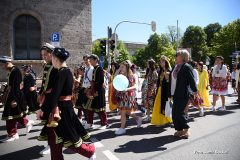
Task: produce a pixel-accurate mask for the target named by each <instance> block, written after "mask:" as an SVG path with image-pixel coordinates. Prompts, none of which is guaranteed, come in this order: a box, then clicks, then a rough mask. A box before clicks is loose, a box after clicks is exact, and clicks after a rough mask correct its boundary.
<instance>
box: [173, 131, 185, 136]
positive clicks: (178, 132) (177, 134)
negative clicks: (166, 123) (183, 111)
mask: <svg viewBox="0 0 240 160" xmlns="http://www.w3.org/2000/svg"><path fill="white" fill-rule="evenodd" d="M182 132H183V131H177V132H175V133H174V135H173V136H174V137H180V136H181V135H182Z"/></svg>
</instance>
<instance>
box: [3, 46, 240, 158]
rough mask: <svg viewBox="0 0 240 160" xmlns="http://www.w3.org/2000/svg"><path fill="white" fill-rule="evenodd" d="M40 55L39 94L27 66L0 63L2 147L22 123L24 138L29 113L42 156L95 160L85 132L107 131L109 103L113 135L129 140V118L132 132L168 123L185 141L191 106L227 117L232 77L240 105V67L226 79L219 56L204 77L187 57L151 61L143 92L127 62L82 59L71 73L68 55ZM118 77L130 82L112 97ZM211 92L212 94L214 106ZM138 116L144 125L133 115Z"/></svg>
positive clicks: (53, 51)
mask: <svg viewBox="0 0 240 160" xmlns="http://www.w3.org/2000/svg"><path fill="white" fill-rule="evenodd" d="M40 51H41V55H42V59H43V60H44V61H45V64H44V66H43V76H42V84H41V88H40V90H39V91H38V90H37V88H36V74H35V72H34V71H33V69H32V66H29V65H23V66H22V67H21V70H20V69H19V68H18V67H17V66H15V65H14V64H13V63H12V59H11V57H7V56H2V57H0V62H1V63H2V64H3V65H2V66H3V67H4V69H6V71H8V72H9V74H8V85H7V87H6V89H5V97H4V111H3V115H2V120H6V128H7V137H6V138H5V139H4V140H2V141H3V142H11V141H15V140H17V139H19V135H18V133H17V126H18V125H19V124H20V125H23V126H26V132H27V133H28V132H29V131H30V130H31V129H32V127H33V124H34V121H32V120H28V118H27V115H28V114H30V113H34V114H36V116H37V119H38V120H41V123H42V125H43V128H42V130H41V133H40V135H39V137H38V140H39V141H47V143H48V145H47V146H46V148H44V150H43V151H41V152H40V153H41V154H51V159H52V160H60V159H63V154H62V148H63V147H66V148H69V149H71V150H73V151H74V152H76V153H79V154H81V155H83V156H85V157H87V158H89V159H95V157H96V156H95V146H94V144H93V143H91V139H90V134H89V133H88V131H89V130H90V129H93V128H95V125H94V121H93V119H94V115H95V114H97V115H98V117H99V119H100V124H101V127H99V128H98V129H102V130H104V129H107V128H108V127H109V125H110V124H109V123H108V118H107V112H106V110H107V108H106V106H107V105H106V99H108V104H109V105H108V106H109V110H110V111H117V112H118V113H119V115H120V126H119V128H118V129H117V130H116V131H115V134H116V135H122V134H126V121H127V119H129V117H132V118H133V119H134V120H135V121H136V124H137V127H141V125H142V121H145V122H150V123H151V124H152V125H155V126H156V127H160V126H166V125H168V124H171V125H173V126H174V129H175V130H176V132H175V133H174V136H176V137H180V138H188V137H189V135H190V133H189V125H188V123H187V122H188V110H189V107H192V106H193V107H196V108H197V109H198V110H199V115H200V116H204V111H205V110H207V109H211V110H212V111H216V110H222V111H224V110H226V107H225V96H226V95H227V94H228V81H229V77H231V79H232V87H233V88H234V93H238V100H237V102H238V103H239V101H240V97H239V91H240V84H239V83H240V79H239V74H240V65H239V64H238V65H236V66H234V69H233V72H232V74H229V70H228V68H227V66H226V65H224V59H223V57H222V56H217V57H216V60H215V65H214V67H213V68H211V69H209V70H208V68H207V66H206V65H204V63H203V62H194V61H190V55H189V53H188V51H187V50H179V51H178V52H177V53H176V57H175V63H174V66H171V64H170V62H169V59H168V58H167V57H166V56H164V55H163V56H161V57H160V62H156V61H155V60H154V59H149V60H148V67H147V69H146V72H145V76H144V82H143V84H142V86H140V84H141V83H140V80H139V79H140V74H139V73H138V71H137V66H136V65H135V64H132V63H131V62H130V61H129V60H126V61H123V62H121V63H120V64H118V63H116V62H113V63H111V66H110V68H109V69H108V70H104V69H103V68H102V67H101V66H100V65H99V57H98V56H97V55H94V54H92V55H84V56H83V62H82V63H81V64H80V65H78V66H76V68H74V71H73V73H72V71H71V70H70V68H69V67H68V66H67V63H66V60H67V59H68V58H69V56H70V53H69V52H68V51H67V50H65V49H64V48H59V47H54V46H52V45H51V44H48V43H46V44H45V45H44V46H43V47H42V48H41V49H40ZM157 64H159V66H158V65H157ZM119 74H121V75H124V76H125V77H126V78H127V79H128V81H129V85H128V87H127V88H126V89H125V90H124V91H118V90H116V89H115V88H114V85H113V80H114V77H116V76H117V75H119ZM210 90H211V91H210ZM106 91H108V92H107V94H106ZM138 91H141V92H142V95H141V97H142V98H141V99H142V102H141V104H139V103H138V102H137V101H138V99H137V98H138V96H137V95H138ZM209 92H210V93H211V94H213V102H212V103H211V102H210V100H209ZM219 97H220V98H221V101H222V105H221V106H220V107H219V106H216V101H217V100H218V98H219ZM74 108H75V109H74ZM75 110H77V112H76V113H75ZM137 110H140V111H141V112H142V115H143V118H142V116H138V115H139V114H136V112H135V111H137Z"/></svg>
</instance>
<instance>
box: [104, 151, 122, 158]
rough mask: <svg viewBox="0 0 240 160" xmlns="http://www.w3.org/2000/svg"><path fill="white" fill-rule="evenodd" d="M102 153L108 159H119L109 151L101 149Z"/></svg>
mask: <svg viewBox="0 0 240 160" xmlns="http://www.w3.org/2000/svg"><path fill="white" fill-rule="evenodd" d="M103 154H105V156H106V157H107V158H108V159H110V160H119V159H118V158H117V157H116V156H115V155H114V154H113V153H112V152H111V151H109V150H106V151H103Z"/></svg>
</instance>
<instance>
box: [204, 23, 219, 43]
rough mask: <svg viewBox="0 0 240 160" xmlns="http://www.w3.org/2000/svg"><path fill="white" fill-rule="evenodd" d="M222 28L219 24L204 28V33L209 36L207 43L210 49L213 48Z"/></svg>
mask: <svg viewBox="0 0 240 160" xmlns="http://www.w3.org/2000/svg"><path fill="white" fill-rule="evenodd" d="M221 28H222V26H221V25H220V24H219V23H211V24H209V25H207V26H206V27H204V32H205V33H206V34H207V39H206V43H207V46H208V47H212V46H213V44H212V43H213V38H214V36H215V34H216V33H218V32H219V31H220V29H221Z"/></svg>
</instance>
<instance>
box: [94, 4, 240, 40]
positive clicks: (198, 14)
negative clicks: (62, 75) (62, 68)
mask: <svg viewBox="0 0 240 160" xmlns="http://www.w3.org/2000/svg"><path fill="white" fill-rule="evenodd" d="M238 18H240V0H92V40H96V39H98V38H103V37H107V27H108V26H109V27H111V28H112V30H114V28H115V26H116V25H117V24H118V23H119V22H121V21H124V20H127V21H137V22H143V23H151V21H155V22H156V24H157V30H156V33H158V34H161V33H166V32H167V31H168V29H167V27H168V26H176V25H177V20H178V25H179V28H180V33H181V34H183V33H184V31H185V29H186V28H187V27H188V26H189V25H198V26H201V27H205V26H206V25H208V24H210V23H215V22H219V23H220V24H221V25H223V26H224V25H226V24H228V23H229V22H232V21H234V20H236V19H238ZM116 33H117V34H118V37H119V39H120V40H123V41H130V42H142V43H147V40H148V38H149V36H150V35H151V34H153V32H152V30H151V26H148V25H139V24H130V23H122V24H121V25H119V26H118V28H117V31H116Z"/></svg>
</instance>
